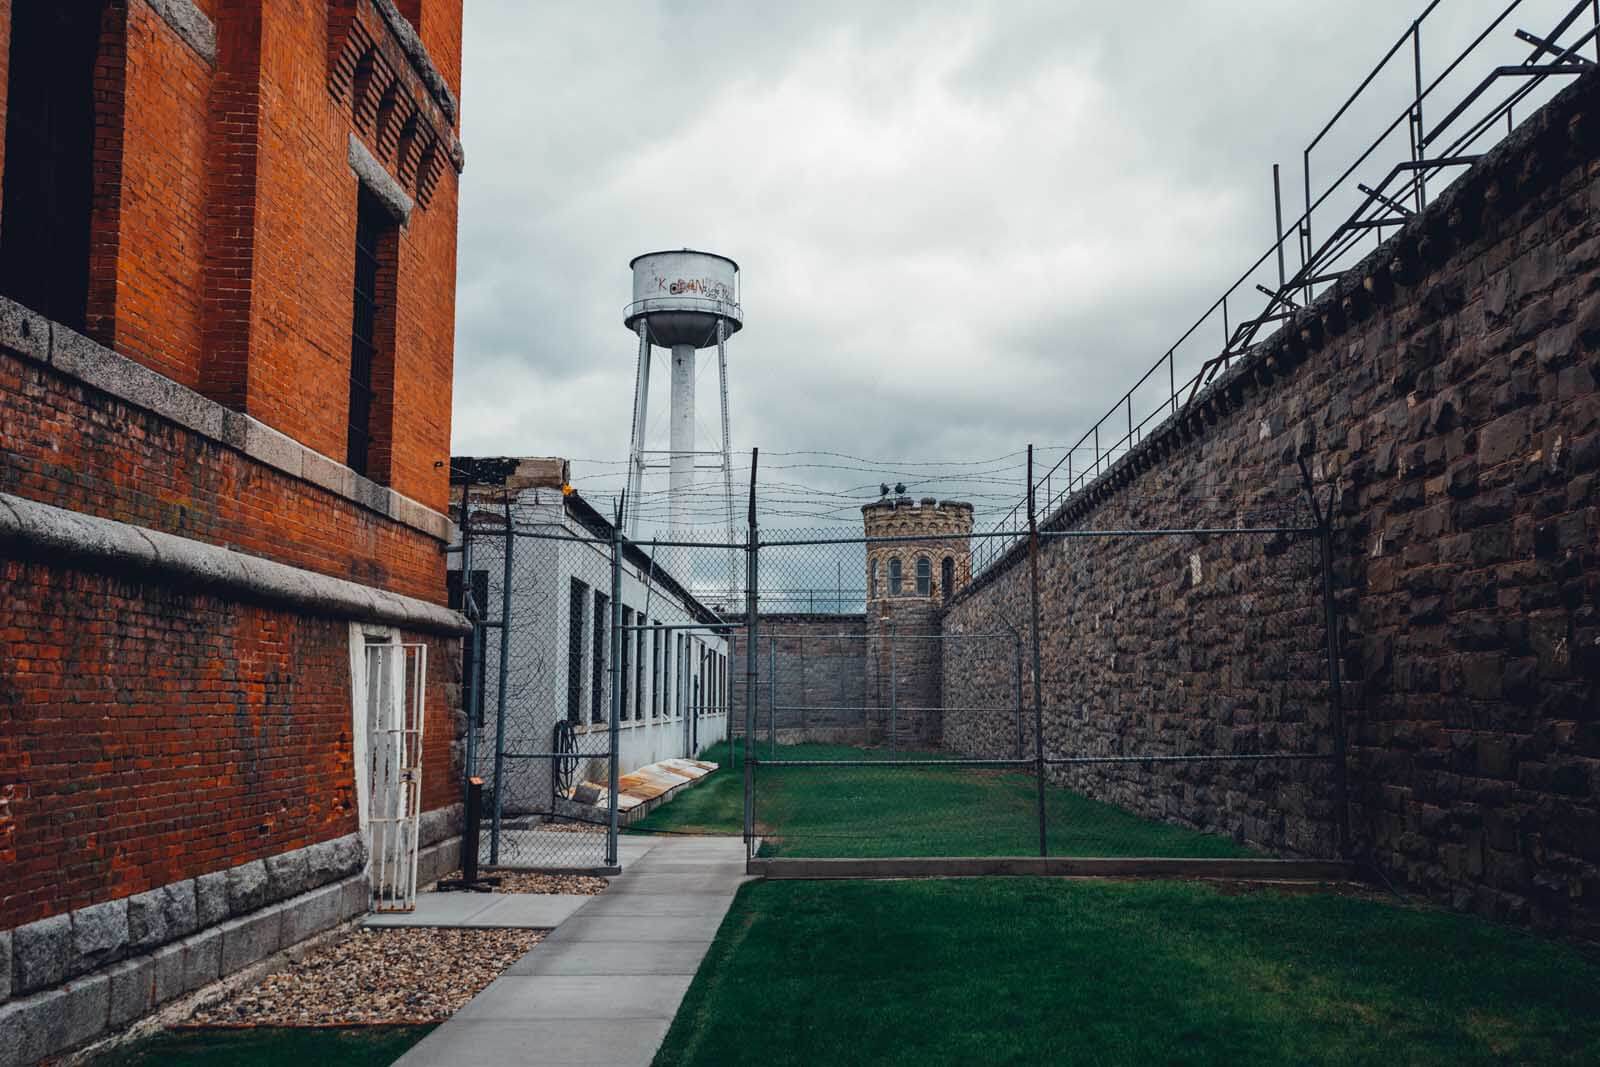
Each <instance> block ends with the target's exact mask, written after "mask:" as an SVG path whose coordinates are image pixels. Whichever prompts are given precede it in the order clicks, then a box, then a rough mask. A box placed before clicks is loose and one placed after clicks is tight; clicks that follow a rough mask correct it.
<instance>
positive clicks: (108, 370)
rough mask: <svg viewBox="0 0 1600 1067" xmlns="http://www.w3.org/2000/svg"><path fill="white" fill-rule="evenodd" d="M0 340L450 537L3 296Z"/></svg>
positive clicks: (325, 464) (429, 513)
mask: <svg viewBox="0 0 1600 1067" xmlns="http://www.w3.org/2000/svg"><path fill="white" fill-rule="evenodd" d="M0 346H3V347H5V348H6V349H7V350H9V351H12V352H15V353H17V354H18V355H20V356H22V357H24V358H26V359H31V360H33V361H34V362H37V363H42V364H44V365H45V366H48V367H50V368H51V369H52V370H54V371H55V372H56V373H58V374H62V375H64V376H66V377H68V378H71V379H73V380H75V381H77V382H80V383H82V384H83V385H86V386H89V387H90V388H93V389H98V390H99V391H101V392H103V393H106V394H108V395H110V396H112V397H115V398H116V399H118V400H120V401H122V402H123V403H126V404H130V405H132V406H134V407H137V408H141V409H143V410H145V411H149V412H152V413H154V414H156V415H159V416H161V417H162V418H164V419H167V420H169V421H170V422H174V423H176V424H178V425H179V426H182V427H183V428H184V429H186V430H189V431H191V432H192V433H196V434H199V435H200V436H202V437H205V438H208V439H209V440H212V441H215V442H217V443H218V444H222V445H226V446H227V447H229V448H233V449H236V450H238V451H240V452H242V453H244V454H245V455H247V456H249V457H250V458H251V459H253V460H255V461H256V462H258V463H262V464H265V465H266V466H269V467H272V468H274V469H276V470H279V471H282V472H283V473H285V474H288V475H290V476H292V477H295V478H299V479H301V480H302V481H306V482H310V483H311V484H313V485H316V486H319V487H320V488H322V489H326V490H327V491H328V492H330V493H333V494H334V495H336V496H340V497H343V498H344V499H346V500H349V501H351V502H352V503H354V504H357V505H360V506H361V507H364V508H366V509H368V510H369V511H374V512H377V513H378V514H379V515H382V516H384V517H385V518H388V519H392V520H393V521H395V522H397V523H400V524H401V525H402V526H409V527H410V528H412V529H414V530H417V531H419V532H420V533H424V534H427V535H428V536H429V537H432V538H434V539H435V540H437V541H442V542H446V543H448V542H449V541H450V540H451V539H452V538H453V537H454V536H455V524H454V523H452V522H451V521H450V518H449V516H447V515H444V514H442V513H440V512H437V511H434V510H433V509H432V508H430V507H428V506H427V505H425V504H421V503H419V502H417V501H415V500H413V499H411V498H410V497H408V496H404V495H402V494H400V493H397V492H395V491H394V490H393V489H390V488H388V487H387V486H382V485H379V484H378V483H376V482H374V481H371V480H369V479H367V478H363V477H362V476H361V475H359V474H357V473H356V472H355V471H353V470H351V469H350V468H349V467H347V466H345V465H344V464H342V463H338V462H335V461H334V460H332V459H330V458H328V457H327V456H325V455H323V454H322V453H321V452H318V451H316V450H314V449H312V448H309V447H307V446H306V445H303V444H301V443H300V442H299V441H296V440H295V439H294V438H292V437H290V436H288V435H287V434H284V433H281V432H279V431H278V430H274V429H273V428H272V427H270V426H268V425H267V424H266V423H264V422H261V421H260V420H258V419H255V418H252V417H251V416H249V415H246V414H245V413H243V412H241V411H234V410H232V409H231V408H227V407H224V406H223V405H221V404H219V403H217V402H216V401H214V400H211V399H209V398H207V397H204V396H201V395H200V394H199V393H197V392H195V391H194V390H193V389H189V388H187V387H186V386H183V385H179V384H178V383H177V382H175V381H173V380H172V379H171V378H168V377H167V376H166V375H164V374H161V373H160V372H158V371H153V370H151V369H150V368H148V367H146V366H144V365H143V364H141V363H138V362H135V361H134V360H132V359H129V358H128V357H127V356H124V355H121V354H119V353H117V352H114V351H112V350H111V349H109V348H106V347H105V346H104V345H101V344H99V343H97V342H95V341H92V340H90V339H89V338H87V337H85V336H83V335H82V334H80V333H77V332H75V331H73V330H70V329H68V328H67V327H65V326H63V325H61V324H60V323H59V322H54V321H52V320H50V319H47V318H45V317H44V316H43V315H40V314H37V313H36V312H33V311H30V310H29V309H27V308H25V307H23V306H22V305H21V304H18V303H17V302H16V301H14V300H9V299H6V298H5V297H3V296H0Z"/></svg>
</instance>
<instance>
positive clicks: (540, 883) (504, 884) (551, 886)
mask: <svg viewBox="0 0 1600 1067" xmlns="http://www.w3.org/2000/svg"><path fill="white" fill-rule="evenodd" d="M481 873H482V875H483V876H484V877H486V878H498V879H500V885H499V886H498V887H496V888H495V889H494V890H492V892H495V893H565V894H567V895H569V896H579V897H592V896H594V895H596V894H597V893H604V892H605V890H606V886H607V885H609V884H610V882H608V881H607V880H606V879H604V878H594V877H590V876H589V875H586V874H540V873H539V872H538V871H487V870H486V871H482V872H481ZM460 877H461V872H460V871H451V872H450V873H449V874H447V875H445V876H444V878H441V879H440V881H448V880H449V879H452V878H460Z"/></svg>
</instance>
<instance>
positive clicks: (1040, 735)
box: [1028, 445, 1050, 856]
mask: <svg viewBox="0 0 1600 1067" xmlns="http://www.w3.org/2000/svg"><path fill="white" fill-rule="evenodd" d="M1028 577H1029V586H1030V594H1029V601H1030V604H1031V606H1032V616H1033V774H1034V779H1035V780H1036V782H1037V787H1038V806H1039V855H1041V856H1048V855H1049V854H1050V846H1049V844H1048V843H1047V841H1046V836H1045V812H1044V693H1043V691H1042V689H1041V688H1040V685H1039V673H1040V672H1039V524H1038V521H1037V519H1036V517H1035V515H1034V502H1033V446H1032V445H1029V446H1028Z"/></svg>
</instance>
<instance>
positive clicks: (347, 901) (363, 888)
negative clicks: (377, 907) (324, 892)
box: [339, 875, 372, 919]
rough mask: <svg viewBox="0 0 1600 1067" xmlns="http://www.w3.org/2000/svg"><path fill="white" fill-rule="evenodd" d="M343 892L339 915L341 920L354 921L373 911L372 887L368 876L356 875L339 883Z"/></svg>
mask: <svg viewBox="0 0 1600 1067" xmlns="http://www.w3.org/2000/svg"><path fill="white" fill-rule="evenodd" d="M339 888H340V890H341V891H342V892H341V897H340V905H339V914H340V917H341V919H353V918H355V917H356V916H357V915H365V914H366V913H367V912H369V911H371V910H372V887H371V885H370V884H369V883H368V882H367V878H366V875H356V876H355V877H353V878H347V879H345V880H344V881H343V882H341V883H339Z"/></svg>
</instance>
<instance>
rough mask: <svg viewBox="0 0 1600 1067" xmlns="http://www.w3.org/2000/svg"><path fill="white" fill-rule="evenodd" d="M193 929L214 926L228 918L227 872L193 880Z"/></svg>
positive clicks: (202, 876)
mask: <svg viewBox="0 0 1600 1067" xmlns="http://www.w3.org/2000/svg"><path fill="white" fill-rule="evenodd" d="M194 904H195V929H204V928H205V927H207V926H215V925H217V923H219V922H221V921H222V920H224V919H226V918H227V917H228V872H227V871H212V872H211V873H210V874H202V875H201V876H200V877H198V878H196V879H195V880H194Z"/></svg>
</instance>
